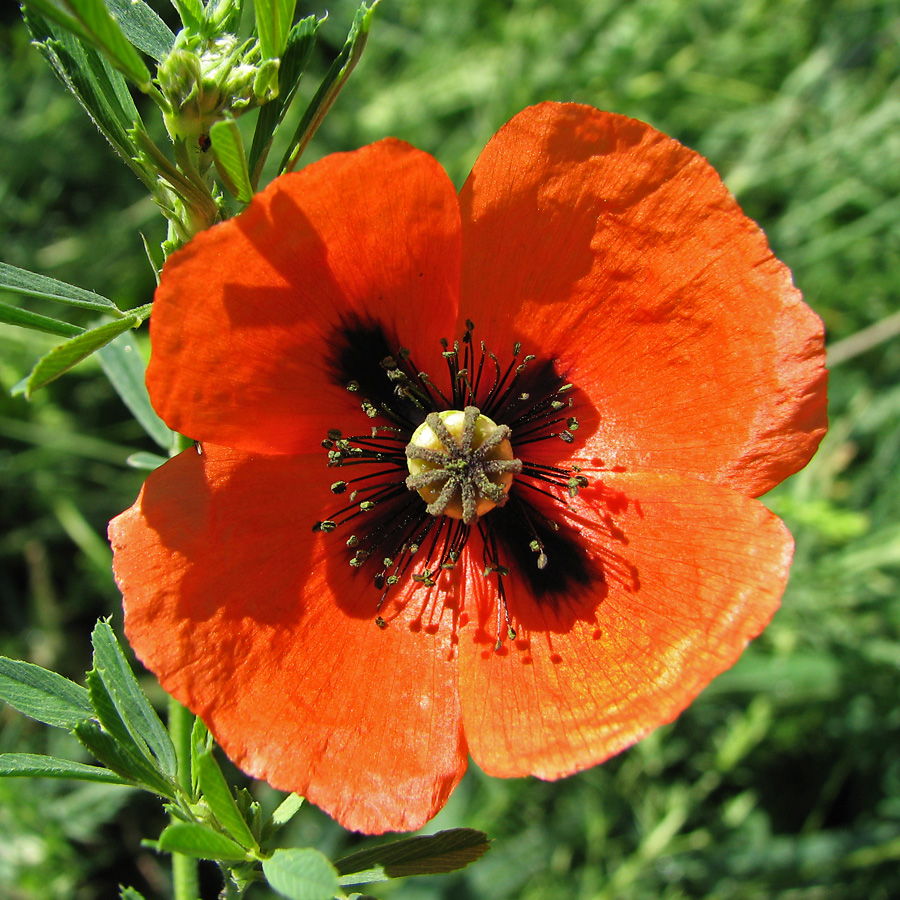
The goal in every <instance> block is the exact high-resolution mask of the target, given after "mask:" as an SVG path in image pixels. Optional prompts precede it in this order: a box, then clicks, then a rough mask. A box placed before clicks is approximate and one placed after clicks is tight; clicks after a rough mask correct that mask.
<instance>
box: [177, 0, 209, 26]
mask: <svg viewBox="0 0 900 900" xmlns="http://www.w3.org/2000/svg"><path fill="white" fill-rule="evenodd" d="M172 4H173V6H174V7H175V9H177V10H178V15H179V16H180V17H181V23H182V25H184V27H185V29H186V30H187V31H189V32H192V33H193V34H200V33H202V31H203V24H204V22H205V21H206V19H205V16H204V14H203V4H202V3H201V2H200V0H172Z"/></svg>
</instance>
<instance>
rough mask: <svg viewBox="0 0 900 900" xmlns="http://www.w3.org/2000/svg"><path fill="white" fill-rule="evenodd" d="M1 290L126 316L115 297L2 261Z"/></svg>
mask: <svg viewBox="0 0 900 900" xmlns="http://www.w3.org/2000/svg"><path fill="white" fill-rule="evenodd" d="M0 289H3V290H7V291H12V292H14V293H16V294H23V295H24V296H26V297H39V298H41V299H43V300H56V301H58V302H59V303H65V304H67V305H68V306H77V307H80V308H81V309H91V310H94V312H102V313H108V314H109V315H112V316H122V315H124V313H123V312H122V311H121V310H120V309H119V308H118V307H117V306H116V304H115V303H113V302H112V300H108V299H107V298H106V297H101V296H100V294H95V293H94V292H93V291H86V290H84V288H80V287H75V285H74V284H66V283H65V282H64V281H57V280H56V279H55V278H48V277H47V276H46V275H38V274H37V272H29V271H28V270H27V269H19V268H17V267H16V266H9V265H7V264H6V263H0ZM72 327H73V328H74V327H75V326H72Z"/></svg>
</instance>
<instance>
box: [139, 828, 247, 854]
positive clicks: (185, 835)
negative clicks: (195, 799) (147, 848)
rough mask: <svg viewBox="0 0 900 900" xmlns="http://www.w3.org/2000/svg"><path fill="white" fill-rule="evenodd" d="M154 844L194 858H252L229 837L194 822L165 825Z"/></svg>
mask: <svg viewBox="0 0 900 900" xmlns="http://www.w3.org/2000/svg"><path fill="white" fill-rule="evenodd" d="M156 846H157V847H158V849H160V850H164V851H166V852H167V853H182V854H184V855H185V856H192V857H194V858H195V859H215V860H221V861H223V862H247V861H248V860H249V859H251V858H252V857H250V856H248V855H247V851H246V850H244V848H243V847H241V846H240V844H237V843H235V842H234V841H233V840H231V838H229V837H226V836H225V835H224V834H219V832H218V831H213V830H212V829H211V828H207V827H206V826H205V825H198V824H196V823H194V822H174V823H173V824H171V825H168V826H166V828H165V829H164V831H163V833H162V834H161V835H160V836H159V840H158V841H157V842H156Z"/></svg>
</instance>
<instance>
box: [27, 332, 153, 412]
mask: <svg viewBox="0 0 900 900" xmlns="http://www.w3.org/2000/svg"><path fill="white" fill-rule="evenodd" d="M142 321H143V317H142V316H138V315H127V316H125V317H124V318H122V319H117V320H116V321H114V322H106V323H105V324H103V325H98V326H97V327H96V328H89V329H88V330H87V331H83V332H82V333H81V334H78V335H76V336H75V337H72V338H69V340H67V341H66V342H65V343H64V344H59V345H58V346H56V347H54V348H53V349H52V350H51V351H50V352H49V353H47V354H45V355H44V356H42V357H41V358H40V359H39V360H38V361H37V364H36V365H35V367H34V368H33V369H32V370H31V374H30V375H28V376H27V377H26V378H24V379H23V380H22V381H20V382H19V383H18V384H17V385H15V386H14V387H13V389H12V393H13V394H25V396H26V397H29V398H30V397H31V395H32V394H33V393H34V392H35V391H36V390H38V389H39V388H42V387H44V386H45V385H47V384H50V382H51V381H54V380H55V379H57V378H59V376H60V375H64V374H65V373H66V372H68V371H69V369H71V368H73V367H74V366H76V365H78V363H80V362H82V360H85V359H87V358H88V357H89V356H90V355H91V354H92V353H95V352H96V351H97V350H99V349H100V348H101V347H105V346H106V345H107V344H108V343H109V342H110V341H111V340H113V339H114V338H117V337H118V336H119V335H120V334H123V333H124V332H126V331H128V330H129V329H130V328H136V327H137V326H138V325H140V324H141V322H142Z"/></svg>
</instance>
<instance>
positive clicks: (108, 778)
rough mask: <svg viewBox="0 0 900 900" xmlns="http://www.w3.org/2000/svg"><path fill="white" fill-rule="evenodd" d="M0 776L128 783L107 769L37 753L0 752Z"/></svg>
mask: <svg viewBox="0 0 900 900" xmlns="http://www.w3.org/2000/svg"><path fill="white" fill-rule="evenodd" d="M0 776H3V777H25V776H27V777H32V778H72V779H74V780H76V781H99V782H101V783H102V784H130V782H128V781H125V779H124V778H120V777H119V776H118V775H116V773H115V772H110V770H109V769H104V768H102V767H100V766H88V765H85V764H84V763H78V762H72V761H71V760H68V759H57V758H55V757H53V756H41V755H40V754H37V753H0Z"/></svg>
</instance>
